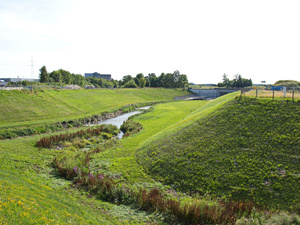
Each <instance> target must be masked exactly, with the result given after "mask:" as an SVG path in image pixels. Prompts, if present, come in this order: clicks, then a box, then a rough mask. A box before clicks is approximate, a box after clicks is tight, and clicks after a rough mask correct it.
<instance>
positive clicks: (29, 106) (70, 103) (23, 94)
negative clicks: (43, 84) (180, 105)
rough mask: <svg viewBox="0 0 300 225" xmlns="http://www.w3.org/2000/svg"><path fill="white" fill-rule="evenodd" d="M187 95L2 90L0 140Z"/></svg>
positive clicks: (147, 91)
mask: <svg viewBox="0 0 300 225" xmlns="http://www.w3.org/2000/svg"><path fill="white" fill-rule="evenodd" d="M187 94H188V92H187V91H186V90H179V89H178V90H174V89H113V90H110V89H94V90H85V89H83V90H44V91H43V90H39V91H0V105H1V107H0V129H1V132H0V139H1V136H2V137H3V138H7V137H8V138H10V137H14V136H26V135H28V134H32V133H45V132H47V131H53V130H54V131H55V130H59V129H61V128H62V126H61V123H57V122H63V121H71V122H72V120H76V119H83V118H89V117H93V116H94V115H101V114H103V113H109V112H115V111H117V110H118V109H120V108H123V107H124V106H126V105H129V104H136V103H147V102H158V101H171V100H173V99H174V97H175V96H182V95H187ZM12 133H13V134H12Z"/></svg>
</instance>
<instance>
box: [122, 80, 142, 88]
mask: <svg viewBox="0 0 300 225" xmlns="http://www.w3.org/2000/svg"><path fill="white" fill-rule="evenodd" d="M123 87H124V88H137V87H138V86H137V85H136V83H135V81H134V80H133V79H132V80H130V81H128V82H127V83H125V84H124V85H123Z"/></svg>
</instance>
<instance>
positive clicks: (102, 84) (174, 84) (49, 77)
mask: <svg viewBox="0 0 300 225" xmlns="http://www.w3.org/2000/svg"><path fill="white" fill-rule="evenodd" d="M39 77H40V82H41V83H59V84H76V85H79V86H81V87H83V86H84V85H94V87H97V88H109V87H110V88H118V87H124V88H137V87H140V88H144V87H165V88H186V87H187V86H188V80H187V76H186V75H185V74H180V72H179V71H178V70H176V71H174V73H167V74H165V73H162V74H161V75H160V76H159V77H157V76H156V75H155V74H154V73H150V74H149V75H148V76H146V77H145V76H144V74H142V73H139V74H137V75H136V76H135V77H134V78H133V77H132V76H131V75H126V76H124V77H123V80H120V81H117V80H114V79H111V80H106V79H103V78H96V77H88V78H85V77H83V76H81V75H80V74H73V73H70V72H69V71H66V70H63V69H59V70H54V71H52V72H51V73H50V74H49V73H48V72H47V69H46V66H43V67H42V68H41V69H40V75H39Z"/></svg>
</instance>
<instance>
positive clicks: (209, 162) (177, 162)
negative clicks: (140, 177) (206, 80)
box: [138, 98, 300, 209]
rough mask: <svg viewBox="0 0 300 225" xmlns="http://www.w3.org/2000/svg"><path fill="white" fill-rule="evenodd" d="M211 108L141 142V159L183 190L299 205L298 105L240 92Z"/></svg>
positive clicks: (286, 206)
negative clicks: (172, 130) (144, 143)
mask: <svg viewBox="0 0 300 225" xmlns="http://www.w3.org/2000/svg"><path fill="white" fill-rule="evenodd" d="M206 106H207V105H206ZM215 109H216V108H215ZM211 112H212V113H211V114H209V115H207V116H206V117H202V118H200V117H198V118H197V119H195V120H193V122H192V123H191V124H190V125H188V126H186V127H183V128H182V129H180V130H178V131H177V132H175V133H173V134H170V135H168V136H167V137H166V136H163V137H162V138H158V139H157V140H156V141H155V142H152V143H151V144H149V145H148V146H144V147H143V148H141V150H140V151H139V153H138V156H139V159H140V163H141V164H142V165H143V166H144V168H145V169H146V170H148V172H149V173H151V174H152V175H153V176H154V177H156V178H157V179H158V180H160V181H163V182H164V183H165V184H169V185H172V186H174V187H175V188H177V189H179V190H182V191H187V192H191V193H195V192H199V193H201V194H209V195H212V196H216V197H224V198H230V199H241V198H246V199H253V200H254V201H255V202H257V203H258V204H266V205H269V206H271V207H278V206H279V207H282V208H289V209H295V208H297V207H298V208H299V207H300V205H299V199H300V176H299V173H300V160H299V153H300V147H299V146H300V139H299V137H300V129H299V128H300V119H299V118H300V106H299V105H298V104H292V103H291V102H289V103H287V102H286V101H278V100H276V101H272V100H266V99H253V98H242V99H240V100H238V99H236V100H232V101H229V102H228V103H226V104H224V105H220V107H219V108H218V109H217V110H215V111H214V112H213V111H211Z"/></svg>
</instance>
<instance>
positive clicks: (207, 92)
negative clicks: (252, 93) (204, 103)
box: [189, 88, 241, 99]
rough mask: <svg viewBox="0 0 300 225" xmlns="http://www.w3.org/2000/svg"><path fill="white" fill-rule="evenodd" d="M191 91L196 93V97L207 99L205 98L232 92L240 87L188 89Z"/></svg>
mask: <svg viewBox="0 0 300 225" xmlns="http://www.w3.org/2000/svg"><path fill="white" fill-rule="evenodd" d="M189 90H190V91H191V92H193V93H195V94H196V95H198V98H202V99H207V98H218V97H220V96H222V95H226V94H229V93H232V92H237V91H240V90H241V89H240V88H231V89H226V88H214V89H189Z"/></svg>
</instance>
